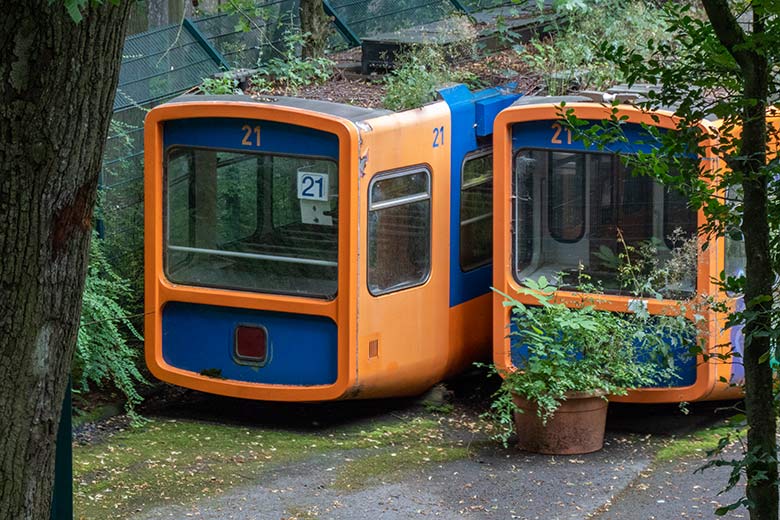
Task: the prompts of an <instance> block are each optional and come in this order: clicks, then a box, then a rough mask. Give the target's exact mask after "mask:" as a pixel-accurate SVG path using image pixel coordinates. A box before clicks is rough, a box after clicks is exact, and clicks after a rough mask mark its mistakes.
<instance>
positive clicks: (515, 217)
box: [509, 147, 701, 297]
mask: <svg viewBox="0 0 780 520" xmlns="http://www.w3.org/2000/svg"><path fill="white" fill-rule="evenodd" d="M528 152H565V153H579V154H589V155H602V156H607V157H610V162H611V165H612V166H611V168H612V172H613V176H615V172H616V171H617V170H616V168H615V166H616V165H618V166H619V165H620V155H621V154H620V153H617V152H603V151H593V150H570V149H565V150H558V149H554V148H537V147H522V148H517V149H515V150H514V152H513V154H512V162H511V171H512V175H511V187H510V189H511V193H512V198H513V199H514V200H513V201H512V204H511V207H510V212H511V213H510V215H511V219H512V222H511V225H510V226H509V233H510V234H511V235H510V239H511V243H512V250H511V261H510V265H511V270H512V278H513V279H514V280H515V282H517V283H519V284H522V283H523V280H521V279H520V277H519V274H520V271H521V270H519V269H518V266H519V263H518V260H519V253H520V247H519V240H520V236H519V233H518V232H517V231H518V230H517V226H518V223H519V214H520V193H519V191H517V190H519V182H518V181H519V178H518V176H517V173H516V165H517V159H518V157H520V156H522V155H523V154H524V153H526V154H527V153H528ZM549 168H550V166H549V165H548V176H549ZM630 177H634V176H632V175H631V174H630V172H628V171H627V170H626V171H624V172H623V173H621V174H619V175H617V177H616V180H617V181H618V182H623V181H624V180H625V179H626V178H630ZM650 179H651V181H652V182H653V183H657V184H658V185H660V186H662V187H663V188H664V200H663V209H662V211H663V212H664V215H663V221H662V223H661V224H662V228H663V227H664V224H665V220H666V207H667V205H666V202H667V197H666V191H667V188H666V186H664V185H663V184H662V183H660V181H658V180H656V179H654V178H650ZM583 183H584V184H585V186H584V188H583V189H584V193H585V200H584V202H585V204H584V213H585V216H587V212H588V208H587V206H588V197H589V196H590V195H589V191H588V189H587V188H588V184H587V166H586V170H585V175H583ZM548 192H549V190H548ZM613 195H614V194H613ZM542 198H543V199H544V198H545V197H542ZM546 198H547V199H548V200H547V201H546V202H547V204H548V206H549V193H548V196H547V197H546ZM612 206H613V207H618V206H617V205H616V202H615V201H614V200H613V201H612ZM541 209H542V211H544V208H541ZM547 218H548V219H549V208H548V215H547ZM583 218H584V217H583ZM696 218H697V221H698V214H697V217H696ZM697 223H698V222H697ZM532 227H533V225H532ZM583 227H584V228H585V229H584V231H585V234H588V235H589V234H590V229H589V227H588V226H586V225H585V224H583ZM548 228H549V226H548ZM533 231H536V230H535V229H534V230H533ZM548 231H549V229H548ZM531 236H532V237H534V239H536V237H535V235H534V234H533V233H532V234H531ZM550 237H551V238H553V239H554V240H556V241H558V242H561V243H566V242H565V241H559V240H558V239H556V238H555V237H553V236H552V234H550ZM583 237H584V235H583V236H581V237H580V238H579V239H578V240H581V239H582V238H583ZM576 242H577V241H573V242H568V243H576ZM700 254H701V253H700ZM532 256H533V253H532ZM699 269H700V259H699V258H698V256H697V261H696V273H694V288H693V293H695V292H696V291H697V290H698V271H699ZM567 290H569V289H567ZM575 292H576V291H575ZM605 294H609V295H616V296H621V297H626V295H625V294H624V293H622V292H621V291H610V290H606V291H605Z"/></svg>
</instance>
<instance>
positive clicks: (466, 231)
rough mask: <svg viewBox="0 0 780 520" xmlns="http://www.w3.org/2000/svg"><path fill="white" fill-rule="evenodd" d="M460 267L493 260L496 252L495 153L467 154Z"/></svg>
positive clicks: (463, 268) (462, 202)
mask: <svg viewBox="0 0 780 520" xmlns="http://www.w3.org/2000/svg"><path fill="white" fill-rule="evenodd" d="M461 175H462V178H461V181H462V183H461V192H460V268H461V270H463V271H471V270H472V269H476V268H478V267H481V266H483V265H485V264H488V263H490V259H491V255H492V253H493V251H492V247H493V154H492V152H491V151H487V152H480V153H479V154H478V155H473V156H471V157H466V160H465V161H464V162H463V168H462V171H461Z"/></svg>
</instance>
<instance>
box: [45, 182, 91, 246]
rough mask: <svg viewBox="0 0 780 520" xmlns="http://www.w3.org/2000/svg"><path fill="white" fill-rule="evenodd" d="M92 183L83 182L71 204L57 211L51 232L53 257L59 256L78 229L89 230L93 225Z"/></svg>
mask: <svg viewBox="0 0 780 520" xmlns="http://www.w3.org/2000/svg"><path fill="white" fill-rule="evenodd" d="M92 191H93V190H92V183H91V182H87V183H85V184H83V185H82V186H81V187H80V188H79V190H78V191H77V192H76V196H75V197H74V199H73V202H72V203H71V204H68V205H66V206H64V207H62V208H60V209H59V210H58V211H57V214H56V215H55V216H54V226H53V229H52V232H51V245H52V257H53V259H55V260H56V259H57V258H59V256H60V254H62V252H63V250H64V249H65V247H66V246H67V244H68V241H69V240H70V238H71V237H72V236H73V234H74V233H75V232H77V231H88V230H89V229H90V228H91V227H92V209H93V205H92Z"/></svg>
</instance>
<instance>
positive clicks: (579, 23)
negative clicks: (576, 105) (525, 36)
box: [522, 0, 670, 95]
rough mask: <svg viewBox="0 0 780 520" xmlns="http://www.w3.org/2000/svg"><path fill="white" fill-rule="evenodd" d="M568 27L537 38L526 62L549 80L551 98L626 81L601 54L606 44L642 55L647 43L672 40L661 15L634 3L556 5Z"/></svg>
mask: <svg viewBox="0 0 780 520" xmlns="http://www.w3.org/2000/svg"><path fill="white" fill-rule="evenodd" d="M557 8H558V10H559V11H564V12H565V14H567V15H568V20H569V21H568V23H567V25H565V26H563V27H559V28H558V31H557V34H556V35H555V36H554V37H553V38H551V39H547V40H533V41H531V42H530V44H529V46H528V47H527V49H528V48H530V50H531V52H526V53H525V54H523V56H522V57H523V60H524V61H525V62H526V63H527V64H528V65H529V66H530V68H531V70H533V71H534V72H536V73H538V74H540V75H541V76H542V78H543V79H544V81H545V83H546V85H547V90H548V94H550V95H560V94H565V93H566V92H567V91H568V90H570V89H571V88H572V87H576V88H578V89H595V90H603V89H605V88H607V87H609V86H611V85H614V84H617V83H621V82H623V81H624V78H623V76H622V74H621V72H620V69H619V67H618V66H617V65H615V64H614V63H612V62H611V61H610V60H609V59H607V58H606V57H605V56H604V55H603V53H602V52H601V51H600V49H601V47H602V45H603V44H604V42H607V43H609V45H610V46H623V47H624V48H625V49H627V50H630V51H632V52H633V51H640V50H642V49H644V48H645V46H646V43H647V42H648V41H651V40H652V41H656V42H659V41H669V40H670V35H669V34H668V32H667V31H666V25H665V24H664V23H660V20H661V19H662V13H661V11H660V10H659V9H658V8H656V7H654V6H653V5H652V4H651V3H649V2H638V1H635V0H618V1H609V0H594V1H592V2H589V3H587V4H585V3H584V2H582V1H580V0H566V1H563V2H560V3H559V5H558V6H557Z"/></svg>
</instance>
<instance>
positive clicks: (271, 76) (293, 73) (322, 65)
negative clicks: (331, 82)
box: [252, 30, 333, 94]
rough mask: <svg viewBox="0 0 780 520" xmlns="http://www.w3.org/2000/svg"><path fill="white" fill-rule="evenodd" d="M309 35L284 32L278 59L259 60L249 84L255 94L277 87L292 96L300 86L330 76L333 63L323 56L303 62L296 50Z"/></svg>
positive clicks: (298, 32) (322, 80)
mask: <svg viewBox="0 0 780 520" xmlns="http://www.w3.org/2000/svg"><path fill="white" fill-rule="evenodd" d="M309 36H310V35H309V33H302V32H300V31H298V30H287V31H286V32H285V33H284V49H283V51H282V56H275V57H273V58H270V59H267V60H266V59H261V60H260V61H259V62H258V64H257V72H256V73H255V75H254V76H252V85H253V86H254V88H255V89H257V90H259V91H264V90H266V91H270V90H273V89H275V88H280V89H282V90H283V91H284V93H285V94H288V93H290V94H296V93H297V92H298V91H299V90H300V89H301V88H302V87H306V86H309V85H316V84H319V83H323V82H325V81H327V80H328V79H329V78H330V77H331V76H332V75H333V61H331V60H330V59H328V58H325V57H319V58H309V59H304V58H301V57H300V56H299V52H298V50H299V49H300V48H301V46H302V45H304V43H305V42H306V41H307V40H308V38H309Z"/></svg>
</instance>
